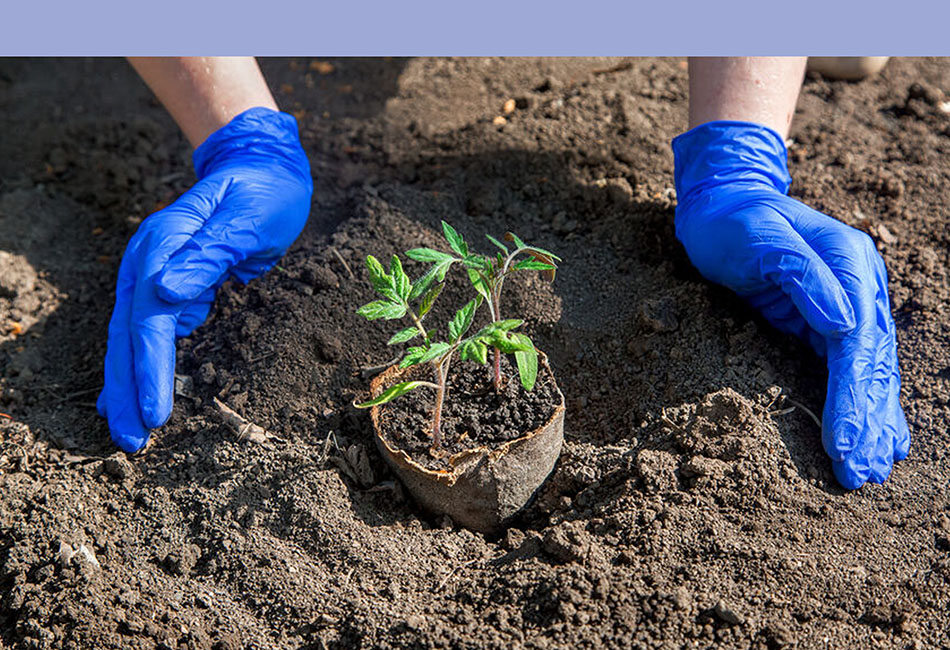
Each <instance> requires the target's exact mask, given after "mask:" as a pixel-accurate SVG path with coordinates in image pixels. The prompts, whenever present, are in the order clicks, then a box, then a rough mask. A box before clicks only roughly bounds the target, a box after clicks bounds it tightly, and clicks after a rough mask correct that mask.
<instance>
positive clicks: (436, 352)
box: [417, 343, 452, 363]
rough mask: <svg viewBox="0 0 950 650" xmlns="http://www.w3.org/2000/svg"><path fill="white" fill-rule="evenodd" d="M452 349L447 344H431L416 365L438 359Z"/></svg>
mask: <svg viewBox="0 0 950 650" xmlns="http://www.w3.org/2000/svg"><path fill="white" fill-rule="evenodd" d="M451 349H452V346H451V345H449V344H448V343H433V344H432V345H430V346H429V349H428V350H426V351H425V352H424V353H423V355H422V356H421V357H419V361H418V362H417V363H425V362H426V361H432V360H433V359H438V358H439V357H441V356H442V355H443V354H445V353H446V352H448V351H449V350H451Z"/></svg>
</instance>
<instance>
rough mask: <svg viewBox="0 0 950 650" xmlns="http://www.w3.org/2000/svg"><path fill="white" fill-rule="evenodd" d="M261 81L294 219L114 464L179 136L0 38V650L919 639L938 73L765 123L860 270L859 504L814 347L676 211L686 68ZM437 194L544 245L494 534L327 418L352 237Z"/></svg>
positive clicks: (404, 242) (941, 602)
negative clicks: (529, 471) (524, 443)
mask: <svg viewBox="0 0 950 650" xmlns="http://www.w3.org/2000/svg"><path fill="white" fill-rule="evenodd" d="M263 68H264V71H265V74H266V76H267V78H268V81H269V83H270V84H271V87H272V88H273V90H274V92H275V95H276V96H277V98H278V101H279V102H280V103H281V104H282V106H283V107H284V108H285V109H286V110H289V111H292V112H295V113H296V114H297V116H298V119H299V120H300V123H301V126H302V128H301V132H302V136H303V143H304V148H305V149H306V150H307V152H308V154H309V155H310V160H311V165H312V169H313V173H314V179H315V188H316V189H315V194H314V204H313V212H312V215H311V219H310V223H309V225H308V227H307V229H306V230H305V232H304V235H303V236H302V237H301V238H300V240H299V241H298V242H297V243H296V244H295V245H294V247H293V248H292V249H291V251H290V253H289V254H288V255H287V256H286V258H285V259H284V260H283V261H282V262H281V263H280V267H279V268H278V269H275V270H274V271H272V272H271V273H269V274H268V275H267V276H266V277H265V278H263V279H261V280H259V281H255V282H253V283H252V284H251V285H250V286H240V285H236V284H231V283H228V284H226V285H225V286H224V287H223V288H222V290H221V291H220V292H219V296H218V300H217V302H216V304H215V308H214V310H213V313H212V316H211V318H210V319H209V321H208V322H207V323H206V324H205V325H204V326H203V327H201V328H199V329H198V330H197V331H196V332H195V333H194V334H193V335H192V336H191V337H189V338H187V339H184V340H182V341H181V342H180V345H179V364H178V372H179V373H180V375H181V381H180V383H179V388H178V391H179V393H180V395H179V397H178V398H177V400H176V406H175V410H174V413H173V415H172V418H171V420H170V421H169V423H168V424H167V425H166V426H165V427H163V428H162V429H160V430H157V431H156V432H155V433H154V435H153V441H152V443H151V444H150V446H149V447H148V448H147V449H146V451H145V452H144V453H142V454H140V455H137V456H134V457H126V456H125V455H124V454H121V453H118V454H117V453H115V452H116V450H115V448H114V447H113V446H112V444H111V443H110V441H109V437H108V429H107V427H106V424H105V422H104V421H103V420H101V419H100V418H99V417H98V415H97V414H96V412H95V407H94V402H95V399H96V396H97V390H98V388H99V387H100V386H101V371H102V357H103V354H104V351H105V337H106V327H107V323H108V316H109V312H110V310H111V307H112V302H113V296H112V291H113V289H114V282H115V275H116V270H117V267H118V261H119V259H120V257H121V253H122V250H123V248H124V246H125V243H126V242H127V241H128V238H129V236H130V235H131V233H132V232H134V230H135V228H136V226H137V225H138V223H139V222H140V220H141V218H142V217H143V216H145V215H146V214H148V213H149V212H151V211H153V210H155V209H156V208H157V207H160V206H162V205H164V204H167V203H168V202H169V201H171V200H173V199H174V197H175V196H177V194H178V193H180V192H181V191H183V190H184V189H186V188H187V187H188V186H189V185H190V183H191V182H192V179H193V172H192V170H191V167H190V161H189V155H190V153H189V150H188V148H187V145H186V143H185V142H184V140H183V138H182V136H181V135H180V134H179V133H178V131H177V129H176V127H175V126H174V124H173V123H172V122H171V120H170V119H169V118H168V117H167V115H166V114H165V113H164V111H163V110H162V109H161V108H160V107H159V106H157V105H156V104H155V102H154V101H153V100H152V99H151V98H150V95H149V93H148V91H147V90H146V89H145V87H144V85H143V84H142V83H141V82H140V81H138V80H137V79H136V77H135V76H134V74H133V73H132V72H131V70H130V69H128V68H127V66H126V64H125V63H124V62H122V61H109V60H92V61H89V60H66V61H63V60H2V61H0V132H2V133H3V134H4V135H3V137H2V138H0V154H2V155H0V272H3V273H4V275H3V277H2V278H0V412H3V413H5V414H8V415H9V416H10V417H9V418H7V417H2V416H0V469H2V474H0V648H2V647H11V648H181V647H187V648H217V649H229V650H230V649H238V648H245V647H246V648H268V649H271V648H274V649H284V648H288V649H289V648H419V647H449V648H472V649H488V648H542V647H543V648H553V647H558V648H560V647H563V648H578V647H607V648H630V647H660V646H663V644H664V642H666V643H669V644H671V646H672V647H679V646H683V645H689V644H692V643H696V644H697V645H699V646H706V645H708V644H709V643H711V642H712V641H714V640H719V641H720V642H721V643H722V644H723V646H724V647H762V648H764V647H784V646H789V645H794V643H795V642H798V643H799V644H800V645H801V647H815V646H820V645H821V644H823V643H824V644H826V645H828V646H829V647H868V646H869V645H871V646H873V647H899V648H903V647H908V646H909V647H914V645H913V644H915V643H916V644H918V647H935V646H938V645H940V643H942V642H945V635H946V612H947V610H948V608H950V588H948V586H947V584H948V579H950V503H948V498H947V494H946V486H947V484H948V482H950V467H948V460H947V449H948V448H950V431H948V427H947V413H948V408H950V402H948V400H947V397H946V396H947V394H948V389H950V348H948V344H950V336H948V329H947V324H946V323H947V309H948V306H950V280H948V276H947V263H948V253H950V237H948V232H950V230H948V226H950V210H948V208H947V198H948V197H950V114H948V112H947V108H948V105H947V103H946V102H947V101H948V99H950V97H948V95H950V62H948V61H945V60H926V59H907V60H892V61H891V62H890V63H889V64H888V66H887V67H886V68H885V69H884V71H883V73H882V74H881V76H879V77H877V78H874V79H871V80H868V81H865V82H860V83H850V82H829V81H826V80H823V79H821V78H820V77H817V76H814V77H811V78H809V79H808V80H807V81H806V84H805V88H804V91H803V95H802V97H801V99H800V101H799V107H798V112H797V113H796V117H795V122H794V124H793V127H792V134H791V138H792V141H791V146H790V158H791V164H790V166H791V172H792V175H793V177H794V179H795V181H794V184H793V186H792V194H793V195H794V196H797V197H799V198H801V199H802V200H804V201H806V202H807V203H809V204H810V205H812V206H813V207H815V208H817V209H820V210H824V211H827V212H828V213H829V214H831V215H833V216H835V217H837V218H839V219H842V220H843V221H845V222H846V223H849V224H851V225H854V226H856V227H860V228H862V229H865V230H867V231H868V232H869V233H871V234H872V236H874V238H875V240H876V242H877V243H878V246H879V247H880V250H881V252H882V254H883V256H884V259H885V261H886V262H887V266H888V270H889V273H890V278H889V279H890V292H891V298H892V303H893V308H894V317H895V321H896V323H897V328H898V343H899V356H900V363H901V369H902V372H903V389H902V401H903V404H904V407H905V410H906V412H907V417H908V423H909V425H910V428H911V435H912V446H911V453H910V457H909V458H908V459H907V460H906V461H904V462H901V463H899V464H898V465H897V466H896V468H895V470H894V473H893V475H892V476H891V478H890V479H889V480H888V481H887V482H886V483H885V484H884V485H868V486H866V487H865V488H863V489H861V490H859V491H857V492H853V493H846V492H844V491H843V490H841V489H840V488H839V487H838V486H837V484H836V482H835V479H834V477H833V476H832V474H831V469H830V464H829V461H828V459H827V457H826V456H825V454H824V452H823V451H822V449H821V444H820V436H819V429H818V427H817V426H816V423H815V422H814V421H813V420H812V419H811V417H810V416H809V415H808V413H807V412H806V409H808V410H811V411H812V412H814V413H821V407H822V401H823V396H824V382H825V373H824V370H823V367H822V364H821V362H820V361H819V360H818V359H816V358H815V357H814V356H813V355H812V354H811V353H810V352H808V351H807V349H806V348H805V347H804V346H803V345H801V344H799V343H798V342H796V341H794V340H792V339H789V338H787V337H785V336H782V335H780V334H777V333H776V332H774V331H772V330H771V329H770V328H769V327H768V326H767V325H766V324H765V323H764V322H763V321H762V320H760V319H759V318H758V317H757V316H756V315H755V314H754V313H753V312H752V311H751V310H750V309H749V308H747V307H746V306H744V305H743V303H742V302H741V301H740V300H739V299H737V298H736V297H734V296H733V295H732V294H730V293H729V292H728V291H726V290H724V289H721V288H717V287H714V286H711V285H709V284H708V283H706V282H705V281H703V279H702V278H701V277H700V276H699V274H698V273H697V272H696V271H695V270H694V269H693V267H692V266H691V265H690V263H689V261H688V259H687V258H686V256H685V253H684V252H683V250H682V248H681V246H680V245H679V244H678V242H677V241H676V240H675V238H674V236H673V227H672V219H673V210H674V206H675V194H674V192H673V189H672V185H673V180H672V153H671V151H670V148H669V141H670V139H671V138H672V137H673V136H675V135H676V134H677V133H679V132H681V131H682V130H684V129H685V127H686V110H687V102H686V99H687V77H686V70H685V62H684V61H683V60H677V59H634V60H629V61H623V60H615V59H610V60H605V59H590V60H588V59H558V60H530V59H518V60H497V59H491V60H482V59H463V60H442V59H435V60H433V59H412V60H398V59H391V60H368V61H367V60H357V59H344V60H333V61H329V62H327V61H321V62H311V61H309V60H306V59H299V60H286V59H279V60H278V59H275V60H266V61H264V62H263ZM508 100H514V102H508ZM506 103H507V106H506ZM507 109H511V110H507ZM499 118H503V119H499ZM442 219H445V220H447V221H449V222H451V223H452V224H453V225H455V226H456V227H457V228H458V230H459V231H460V232H461V233H462V234H463V235H465V236H466V237H467V238H468V239H469V240H470V241H476V240H477V239H478V238H479V237H481V235H482V233H485V232H504V230H506V229H511V230H514V231H515V232H518V233H519V234H520V235H521V236H522V237H524V238H525V239H526V240H528V241H531V242H533V243H537V244H538V245H539V246H543V247H545V248H549V249H551V250H555V251H557V252H558V253H559V254H560V255H562V257H563V258H564V259H565V263H564V264H563V265H561V267H560V268H559V270H558V277H557V281H556V282H555V283H554V284H549V283H546V282H544V281H542V280H541V279H539V278H537V277H534V276H533V274H532V275H531V276H530V277H529V275H525V276H524V277H520V278H516V280H515V282H517V283H525V286H524V287H523V289H525V290H517V289H512V290H509V292H508V294H507V296H508V297H509V298H507V299H510V300H511V302H512V305H511V307H510V309H511V311H512V312H514V313H518V314H519V315H522V314H523V315H524V317H525V318H526V319H527V323H526V325H525V331H526V332H528V333H529V334H530V335H531V337H532V339H533V340H534V341H535V342H536V343H537V345H538V347H539V348H541V349H543V350H544V351H545V352H546V353H547V354H548V355H549V357H550V363H551V366H552V368H553V371H554V374H555V376H556V377H557V380H558V384H559V386H560V388H561V390H562V391H563V393H564V395H565V396H566V398H567V404H566V407H567V410H566V420H565V443H564V451H563V453H562V455H561V458H560V460H559V462H558V465H557V467H556V469H555V472H554V474H553V476H552V477H551V479H550V480H549V481H548V483H547V484H546V485H545V487H544V488H543V489H542V491H541V493H540V494H539V496H538V498H537V499H536V500H535V501H534V502H533V503H532V504H531V505H530V506H529V508H528V509H527V510H526V511H525V512H524V513H523V514H522V515H521V516H520V518H519V519H518V520H517V521H516V523H515V525H514V526H513V527H512V528H511V529H509V530H508V531H507V532H506V533H504V534H502V535H500V536H498V537H487V538H486V537H485V536H482V535H479V534H475V533H472V532H470V531H467V530H465V529H463V528H460V527H458V526H454V525H453V524H452V522H451V521H450V520H446V519H442V518H432V517H429V516H427V515H425V514H424V513H422V512H421V511H420V510H419V509H418V508H417V507H416V506H414V504H413V503H412V502H411V500H410V499H409V498H408V497H407V496H406V494H405V493H404V491H403V489H402V488H401V486H400V485H399V483H398V481H395V480H394V477H393V476H392V474H391V473H390V472H389V470H388V469H387V467H386V465H385V464H384V463H383V461H382V459H381V458H380V456H379V455H378V453H377V451H376V448H375V446H374V444H373V440H372V430H371V425H370V418H369V414H368V413H367V412H365V411H357V410H356V409H354V408H353V407H352V403H353V401H354V399H357V398H360V397H363V396H365V394H366V390H367V387H368V382H369V377H370V376H371V372H370V371H368V370H367V369H368V368H370V367H374V366H381V365H385V364H386V362H388V361H390V360H391V356H392V354H393V352H392V349H391V348H390V349H388V348H387V347H386V345H385V344H386V339H387V338H388V334H387V333H386V332H382V331H381V330H380V328H378V327H374V326H373V324H371V323H367V322H366V321H365V320H364V319H362V318H361V317H359V316H358V315H357V314H356V313H355V310H354V307H353V306H354V305H359V304H362V302H366V301H368V300H370V299H371V298H372V295H371V294H372V292H371V289H370V287H369V285H368V283H367V281H366V276H365V268H364V266H363V260H364V259H365V257H366V255H367V254H370V253H372V254H375V255H380V256H387V257H388V255H389V254H391V253H397V252H398V253H401V252H402V251H405V250H406V249H407V248H410V247H413V246H417V245H420V243H421V245H426V246H437V245H438V242H439V238H440V236H441V235H440V230H439V224H440V221H441V220H442ZM486 251H487V244H486ZM3 252H5V253H7V255H3ZM8 272H9V273H8ZM8 278H9V281H8ZM462 289H463V287H462V286H461V284H458V285H452V284H451V283H450V286H448V287H447V288H446V291H447V292H448V295H456V296H460V295H462V294H461V292H462ZM453 292H455V293H454V294H453ZM354 297H355V298H354ZM522 297H523V298H522ZM522 300H525V301H530V302H526V303H525V304H518V303H519V301H522ZM360 301H362V302H360ZM446 302H447V303H453V301H452V300H448V301H446ZM455 302H457V300H456V301H455ZM453 304H454V303H453ZM437 309H438V307H437ZM450 315H451V314H446V313H443V314H438V315H437V317H438V319H439V322H444V321H445V319H446V317H447V316H450ZM215 399H218V400H221V401H222V402H223V403H224V404H226V405H227V406H228V407H230V408H231V409H233V410H234V411H235V412H237V413H239V414H240V415H241V416H243V417H244V418H246V419H247V420H248V421H250V422H254V423H256V424H257V425H259V426H260V427H262V428H263V429H264V430H265V432H266V434H267V435H261V436H258V437H256V438H255V439H254V440H251V439H242V438H241V437H240V436H239V435H238V433H236V432H235V430H234V429H233V428H230V427H228V426H226V425H225V424H223V423H222V418H221V416H220V413H219V410H218V409H217V408H216V407H215V403H214V400H215Z"/></svg>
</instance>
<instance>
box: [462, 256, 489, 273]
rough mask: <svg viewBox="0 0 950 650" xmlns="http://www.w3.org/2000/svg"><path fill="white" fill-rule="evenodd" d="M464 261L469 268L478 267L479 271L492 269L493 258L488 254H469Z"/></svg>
mask: <svg viewBox="0 0 950 650" xmlns="http://www.w3.org/2000/svg"><path fill="white" fill-rule="evenodd" d="M462 262H463V263H464V264H465V268H467V269H477V270H479V271H485V272H486V273H487V272H488V271H491V258H490V257H489V256H488V255H469V256H468V257H466V258H465V259H464V260H462Z"/></svg>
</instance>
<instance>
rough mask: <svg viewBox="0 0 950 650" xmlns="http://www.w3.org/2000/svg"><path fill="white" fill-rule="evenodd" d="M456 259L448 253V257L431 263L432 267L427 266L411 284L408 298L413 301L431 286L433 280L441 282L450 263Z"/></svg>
mask: <svg viewBox="0 0 950 650" xmlns="http://www.w3.org/2000/svg"><path fill="white" fill-rule="evenodd" d="M457 261H458V260H457V259H456V258H454V257H452V256H451V255H450V256H448V259H444V260H443V261H441V262H437V263H436V264H434V265H432V267H431V268H429V270H428V271H426V272H425V274H424V275H423V276H422V277H421V278H419V279H418V280H416V283H415V284H414V285H412V291H410V292H409V300H410V301H413V300H415V299H416V298H418V297H419V296H421V295H422V294H423V293H425V292H426V290H427V289H428V288H429V287H430V286H432V283H433V282H436V281H438V282H442V281H443V280H445V274H446V273H448V270H449V267H451V266H452V264H453V263H454V262H457Z"/></svg>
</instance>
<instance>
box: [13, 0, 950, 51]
mask: <svg viewBox="0 0 950 650" xmlns="http://www.w3.org/2000/svg"><path fill="white" fill-rule="evenodd" d="M6 5H7V6H5V7H4V11H3V13H4V16H3V18H2V22H0V55H7V56H9V55H19V56H36V55H51V56H61V55H73V56H96V55H112V56H114V55H132V54H136V55H171V54H176V55H199V54H204V55H210V54H217V55H225V54H253V55H258V56H268V55H304V54H310V55H323V56H332V55H337V56H349V55H359V56H376V55H390V56H413V55H674V56H684V55H705V54H708V55H714V54H715V55H736V54H745V55H753V54H755V55H769V54H770V55H784V54H789V55H791V54H811V55H883V54H887V55H934V54H950V35H948V34H950V32H948V29H947V26H948V25H950V20H948V18H950V4H947V3H943V2H933V0H930V1H929V2H927V3H925V2H923V1H922V0H904V1H902V2H900V3H898V4H893V3H890V4H888V5H884V4H883V3H875V2H873V1H868V0H865V1H863V2H855V1H854V0H821V1H818V0H802V1H797V2H781V3H779V2H768V0H705V1H695V0H690V1H687V2H677V1H676V0H650V1H649V2H625V3H620V2H614V3H607V2H602V1H599V2H585V1H584V0H574V1H572V2H565V1H563V0H549V1H547V2H526V1H524V0H521V1H519V0H505V1H504V2H502V1H500V0H476V1H468V2H461V1H458V0H455V1H454V2H453V0H440V1H438V2H437V1H434V0H390V1H388V2H377V3H368V2H354V1H352V0H335V1H334V2H321V1H320V0H310V1H308V2H305V1H302V0H293V1H288V0H270V1H267V0H264V1H260V0H258V1H257V2H248V0H230V1H228V2H224V1H222V0H188V1H185V0H152V1H151V2H141V1H138V2H137V1H136V0H121V1H119V0H86V1H84V2H83V1H77V0H46V1H44V0H13V1H12V2H9V3H6ZM875 5H877V6H875Z"/></svg>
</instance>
